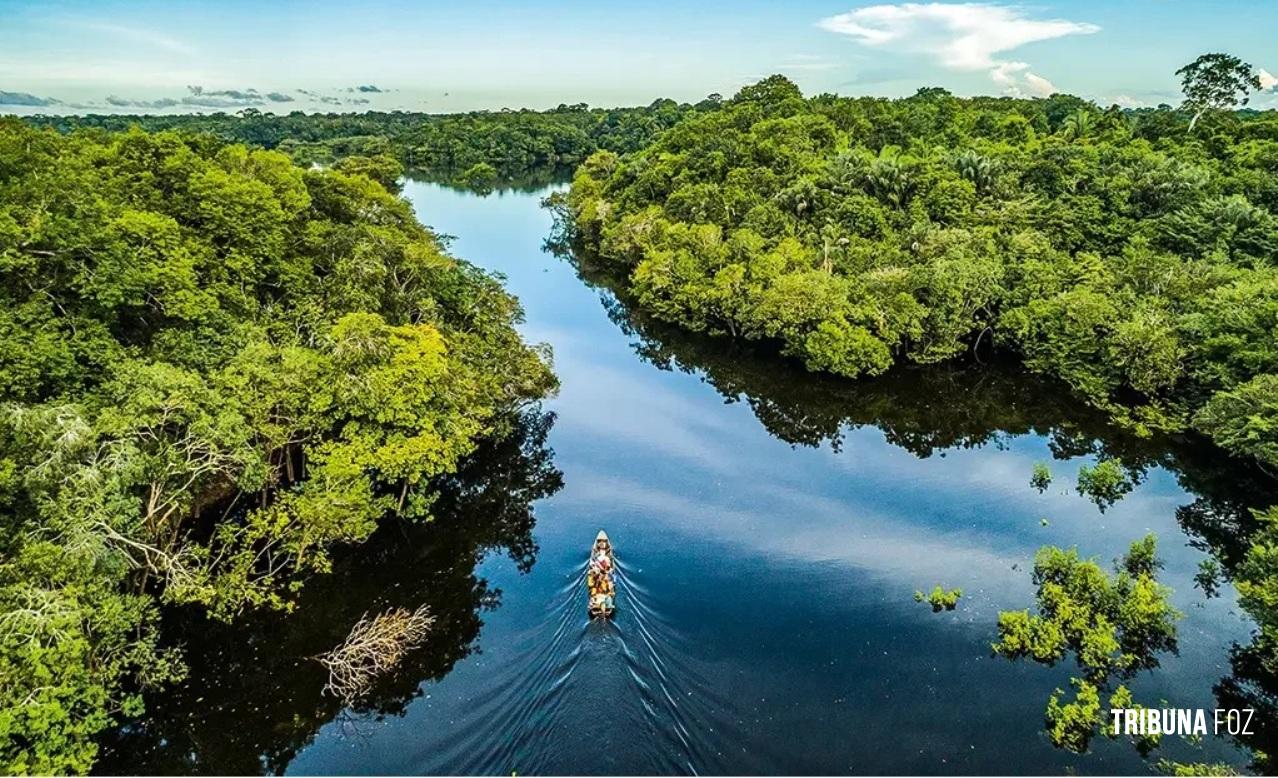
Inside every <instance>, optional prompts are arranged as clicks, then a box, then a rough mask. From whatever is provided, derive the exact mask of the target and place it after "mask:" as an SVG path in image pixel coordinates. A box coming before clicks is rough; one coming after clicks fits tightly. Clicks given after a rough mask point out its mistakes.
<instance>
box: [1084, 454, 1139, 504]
mask: <svg viewBox="0 0 1278 778" xmlns="http://www.w3.org/2000/svg"><path fill="white" fill-rule="evenodd" d="M1135 487H1136V484H1135V483H1134V482H1133V481H1132V479H1131V477H1130V476H1129V475H1128V473H1127V470H1126V469H1125V468H1124V467H1123V463H1122V461H1121V460H1118V459H1102V460H1100V461H1098V462H1097V463H1096V464H1095V465H1082V466H1080V467H1079V468H1078V485H1077V487H1075V488H1076V489H1077V490H1078V493H1079V494H1081V495H1083V496H1085V497H1087V498H1089V499H1091V501H1092V502H1094V503H1096V507H1097V508H1099V509H1100V510H1101V512H1102V513H1104V511H1105V509H1106V508H1109V507H1111V506H1113V504H1114V503H1116V502H1118V501H1119V500H1121V499H1123V497H1124V496H1126V495H1127V493H1128V492H1130V491H1131V490H1132V489H1134V488H1135Z"/></svg>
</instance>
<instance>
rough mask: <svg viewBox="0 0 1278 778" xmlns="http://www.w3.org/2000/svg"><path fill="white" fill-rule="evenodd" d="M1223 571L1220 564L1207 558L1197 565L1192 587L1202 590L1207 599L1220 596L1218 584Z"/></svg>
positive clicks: (1221, 578)
mask: <svg viewBox="0 0 1278 778" xmlns="http://www.w3.org/2000/svg"><path fill="white" fill-rule="evenodd" d="M1224 575H1225V573H1224V570H1223V569H1221V566H1220V563H1219V562H1217V561H1216V560H1215V559H1213V558H1212V557H1207V558H1206V559H1203V560H1202V561H1200V562H1199V563H1198V572H1197V573H1195V574H1194V586H1197V587H1198V588H1199V589H1202V591H1203V596H1205V597H1207V599H1211V598H1213V597H1219V596H1220V584H1221V582H1222V580H1223V579H1224Z"/></svg>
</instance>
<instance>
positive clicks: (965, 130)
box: [557, 63, 1278, 465]
mask: <svg viewBox="0 0 1278 778" xmlns="http://www.w3.org/2000/svg"><path fill="white" fill-rule="evenodd" d="M1207 64H1210V63H1207ZM1204 68H1206V69H1204ZM1209 70H1211V68H1207V67H1206V65H1204V67H1200V68H1199V69H1198V70H1196V71H1195V73H1196V74H1195V75H1194V76H1193V79H1194V81H1195V83H1197V81H1198V80H1201V78H1207V77H1208V76H1209V73H1208V71H1209ZM1211 78H1214V77H1211ZM1209 80H1211V79H1210V78H1209ZM1204 99H1206V98H1204ZM1213 99H1214V98H1213ZM942 107H943V110H942ZM1193 118H1194V117H1193V115H1192V114H1191V113H1190V112H1178V111H1170V110H1164V111H1152V110H1150V111H1129V112H1122V111H1117V110H1110V111H1107V110H1102V109H1101V108H1100V107H1098V106H1095V105H1093V104H1091V103H1088V102H1086V101H1083V100H1080V99H1079V98H1075V97H1070V96H1068V95H1056V96H1053V97H1052V98H1049V99H1047V100H1013V99H1006V98H1004V99H993V98H979V97H978V98H970V99H959V98H955V97H953V96H950V95H945V96H943V97H938V96H937V95H935V94H933V93H931V92H926V91H925V92H920V93H919V94H917V95H914V96H913V97H909V98H906V99H902V100H883V99H879V98H841V97H836V96H832V95H822V96H819V97H815V98H809V99H803V98H802V97H801V95H800V94H799V92H798V90H797V88H795V87H794V85H793V84H791V83H789V82H787V81H786V80H785V79H784V78H782V77H780V76H774V77H771V78H769V79H768V80H767V81H766V82H761V83H760V84H758V85H756V86H753V87H747V88H745V89H743V90H741V92H740V93H739V94H738V95H737V96H736V97H734V98H733V99H732V100H729V101H725V102H723V103H722V104H719V105H717V107H716V108H715V109H714V110H707V111H702V112H697V113H693V114H690V115H688V116H687V117H685V119H684V120H683V121H681V122H680V123H678V124H676V125H674V126H672V127H671V128H669V129H668V130H666V131H665V132H663V133H661V134H659V135H656V136H654V138H653V140H652V141H651V142H650V143H649V144H648V145H646V146H645V147H643V148H641V149H638V150H634V151H631V152H630V153H626V154H623V155H621V156H618V155H617V154H615V153H611V152H609V153H599V154H597V155H596V156H594V157H591V158H590V159H588V160H587V161H586V162H585V163H584V164H582V165H581V166H580V167H579V168H578V169H577V172H576V176H575V178H574V181H573V186H572V189H571V191H570V193H569V194H568V195H567V197H566V198H561V199H560V200H559V201H558V206H557V210H558V213H559V217H560V228H561V230H562V231H564V232H565V233H566V234H567V237H569V238H572V239H575V240H576V241H577V244H578V246H579V248H580V249H581V250H582V256H583V257H591V258H593V259H597V260H599V261H600V264H602V265H604V266H605V267H608V268H611V269H612V270H613V271H615V272H616V273H617V274H619V275H624V276H625V279H626V284H627V285H628V287H629V290H628V291H630V292H632V293H633V296H634V298H635V300H636V302H637V303H638V305H639V306H640V307H642V308H643V309H644V311H645V312H647V313H650V314H652V315H654V316H656V317H658V318H660V319H662V320H665V321H668V322H672V323H674V324H677V325H679V326H682V327H685V328H687V329H690V330H693V331H698V332H708V333H712V334H724V335H728V336H732V337H737V338H745V339H757V340H771V341H776V342H777V343H778V344H779V345H780V347H781V349H782V350H783V351H784V352H785V353H786V354H788V355H790V356H793V357H795V358H796V359H798V360H800V361H802V363H803V364H804V365H806V366H807V367H808V368H809V369H811V370H819V371H825V372H830V373H836V374H839V375H845V376H869V375H877V374H880V373H882V372H884V371H885V370H887V369H888V368H889V367H890V366H891V365H893V364H898V363H901V362H917V363H932V362H939V361H945V360H951V359H956V358H961V357H964V356H965V355H970V354H973V353H976V352H979V351H981V350H988V349H991V348H994V349H1000V350H1007V351H1011V352H1013V353H1015V354H1016V355H1018V356H1019V357H1020V358H1021V359H1022V360H1023V362H1024V364H1025V365H1026V366H1028V367H1029V368H1030V369H1032V370H1035V371H1037V372H1041V373H1044V374H1048V375H1052V376H1056V377H1058V378H1060V379H1062V380H1064V381H1065V382H1066V383H1068V384H1069V385H1070V386H1071V387H1072V388H1073V389H1074V390H1075V391H1077V392H1078V393H1079V394H1080V395H1081V396H1082V397H1083V398H1085V399H1086V400H1087V401H1088V402H1090V403H1091V404H1093V405H1095V406H1096V407H1098V408H1101V409H1103V410H1105V411H1106V412H1108V413H1109V414H1110V415H1111V416H1112V417H1113V418H1114V419H1115V420H1116V421H1118V422H1120V423H1122V424H1124V425H1126V426H1128V427H1130V428H1132V429H1133V430H1135V431H1136V432H1138V433H1140V434H1147V433H1150V432H1153V431H1157V430H1182V429H1185V428H1186V427H1187V426H1189V425H1191V424H1192V425H1193V426H1195V427H1197V428H1198V429H1200V430H1202V431H1204V432H1206V433H1207V434H1208V435H1210V436H1212V438H1213V440H1215V441H1216V442H1217V443H1218V444H1220V445H1221V446H1222V447H1224V448H1226V449H1227V450H1229V451H1230V452H1233V453H1237V454H1242V455H1247V456H1254V457H1257V458H1258V459H1260V460H1261V461H1262V462H1266V463H1269V464H1271V465H1272V464H1278V449H1275V446H1274V445H1272V441H1271V440H1270V437H1272V436H1271V435H1270V434H1269V430H1270V428H1271V427H1273V425H1272V424H1270V423H1269V422H1268V421H1267V418H1268V416H1272V415H1273V414H1272V413H1270V410H1271V409H1270V408H1269V406H1270V405H1272V403H1271V402H1269V400H1270V398H1269V397H1268V394H1266V393H1272V386H1271V385H1270V384H1268V383H1265V382H1266V381H1267V380H1268V379H1267V376H1274V375H1278V347H1276V346H1275V339H1274V338H1273V330H1272V322H1273V321H1274V317H1275V316H1278V274H1276V271H1275V270H1274V269H1273V268H1274V266H1275V264H1276V263H1278V239H1276V238H1275V236H1276V235H1278V189H1276V188H1275V187H1274V185H1273V181H1274V175H1275V173H1276V172H1278V136H1275V134H1274V130H1273V127H1275V126H1278V123H1275V122H1274V121H1273V113H1272V112H1248V113H1226V112H1220V111H1217V112H1216V113H1213V114H1212V116H1211V118H1210V122H1211V139H1210V142H1206V141H1203V140H1200V139H1199V138H1198V135H1197V134H1195V135H1191V134H1189V133H1187V132H1186V129H1187V127H1188V125H1189V123H1190V122H1191V121H1192V120H1193ZM1252 381H1256V382H1257V383H1256V384H1254V385H1253V384H1251V383H1250V382H1252ZM1267 436H1269V437H1267Z"/></svg>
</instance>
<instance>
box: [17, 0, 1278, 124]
mask: <svg viewBox="0 0 1278 778" xmlns="http://www.w3.org/2000/svg"><path fill="white" fill-rule="evenodd" d="M0 19H3V24H0V103H3V104H0V112H31V111H38V110H42V111H53V112H73V111H86V110H117V111H133V112H136V111H138V110H140V109H147V110H153V111H168V112H176V111H192V110H215V109H224V110H234V109H236V108H238V107H242V106H245V105H254V106H256V107H260V108H262V109H263V110H273V111H276V112H285V111H288V110H294V109H298V108H300V109H304V110H315V109H324V110H364V109H367V108H384V109H392V108H403V109H413V110H430V111H457V110H470V109H476V108H493V109H495V108H501V107H512V108H515V107H548V106H553V105H556V104H558V103H561V102H568V103H573V102H588V103H590V104H591V105H633V104H641V103H647V102H650V101H651V100H653V99H654V98H657V97H673V98H675V99H679V100H696V99H699V98H701V97H704V96H705V95H706V94H709V93H711V92H720V93H723V94H724V95H730V94H731V93H732V92H734V91H735V90H736V89H737V88H739V87H740V86H742V85H743V84H745V83H749V82H751V81H754V80H757V79H759V78H761V77H763V76H766V75H768V74H770V73H778V72H779V73H784V74H786V75H788V76H789V77H791V78H792V79H794V80H795V81H796V82H797V83H798V84H799V85H800V86H801V87H802V88H803V90H804V91H805V93H809V94H811V93H818V92H825V91H832V92H838V93H840V94H852V95H855V94H873V95H886V96H900V95H907V94H911V93H913V92H914V90H915V89H917V88H918V87H920V86H925V85H926V86H933V85H935V86H944V87H946V88H948V89H950V90H952V91H954V92H956V93H958V94H1021V95H1027V96H1033V95H1040V94H1046V93H1050V92H1051V91H1056V90H1058V91H1064V92H1071V93H1074V94H1079V95H1082V96H1085V97H1089V98H1092V99H1095V100H1098V101H1100V102H1102V103H1105V104H1109V103H1113V102H1117V103H1119V104H1123V105H1128V104H1131V105H1137V104H1157V103H1160V102H1169V103H1176V102H1178V101H1179V91H1178V85H1177V80H1176V78H1175V77H1174V75H1173V71H1174V70H1175V69H1176V68H1177V67H1179V66H1180V65H1182V64H1184V63H1186V62H1188V61H1190V60H1192V59H1193V58H1194V57H1195V56H1197V55H1198V54H1201V53H1203V52H1207V51H1227V52H1230V53H1233V54H1236V55H1237V56H1239V57H1242V58H1243V59H1244V60H1247V61H1249V62H1251V63H1252V64H1253V65H1254V66H1255V67H1257V68H1258V69H1263V70H1264V71H1265V73H1264V75H1263V76H1262V78H1264V81H1265V83H1266V85H1267V86H1268V91H1267V93H1266V94H1263V95H1260V96H1258V97H1256V98H1253V104H1255V105H1258V106H1273V107H1278V93H1275V92H1274V83H1273V78H1272V77H1270V76H1269V73H1270V72H1274V73H1278V2H1274V1H1273V0H1260V1H1258V0H1252V1H1251V2H1240V1H1239V0H1193V1H1190V0H1131V1H1130V2H1121V1H1119V0H1110V1H1108V2H1101V1H1100V0H1084V1H1079V2H1054V3H1036V4H1004V3H900V4H874V3H860V4H858V3H850V2H848V0H833V1H816V0H796V1H793V2H759V1H757V0H747V1H746V2H720V1H719V0H711V1H710V2H696V3H692V2H688V3H677V2H670V1H669V0H657V1H655V2H642V3H636V2H628V3H621V2H610V1H608V0H595V2H576V1H575V0H571V1H569V0H561V1H559V2H517V1H515V0H506V1H504V2H495V1H493V0H452V2H368V3H351V2H328V0H312V1H311V2H305V3H303V2H276V3H266V2H241V1H239V0H234V1H232V2H220V3H211V2H172V1H170V2H113V1H111V0H98V1H96V2H84V1H79V0H77V1H72V0H67V1H65V2H39V3H36V2H14V1H13V0H0ZM360 87H364V89H363V90H361V89H360ZM54 101H56V102H54ZM21 103H26V105H22V104H21ZM41 103H47V104H44V105H41Z"/></svg>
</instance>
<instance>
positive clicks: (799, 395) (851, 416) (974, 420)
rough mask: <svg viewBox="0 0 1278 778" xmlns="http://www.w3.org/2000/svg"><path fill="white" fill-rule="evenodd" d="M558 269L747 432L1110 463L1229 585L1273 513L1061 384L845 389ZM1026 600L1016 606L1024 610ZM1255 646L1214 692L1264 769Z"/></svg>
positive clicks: (1273, 695) (1275, 743)
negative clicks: (1240, 724) (745, 419)
mask: <svg viewBox="0 0 1278 778" xmlns="http://www.w3.org/2000/svg"><path fill="white" fill-rule="evenodd" d="M544 250H546V251H549V252H551V253H552V254H554V255H556V256H557V257H559V258H560V259H561V260H565V261H568V262H569V263H570V264H571V265H572V267H573V269H574V270H575V272H576V273H577V276H578V278H580V279H581V281H582V282H583V283H585V284H586V285H588V286H590V287H591V288H593V289H595V290H596V292H597V293H598V294H599V298H600V303H601V304H602V306H603V307H604V309H605V310H606V311H607V314H608V318H609V319H610V320H611V321H612V322H613V323H614V324H615V325H617V326H618V327H619V328H620V329H621V330H622V331H623V332H624V333H626V334H627V335H628V336H629V337H630V338H632V342H631V347H632V349H633V350H634V352H635V354H636V355H638V356H639V357H640V358H641V359H643V360H644V361H646V362H648V363H650V364H652V365H653V366H655V367H657V368H659V369H661V370H666V371H677V372H682V373H687V374H691V375H695V376H697V377H698V378H699V379H700V380H701V381H703V382H704V383H706V384H708V385H710V386H712V387H713V388H714V389H715V390H716V391H717V392H718V393H719V394H720V395H721V396H722V397H723V399H724V401H725V403H728V404H734V403H745V404H746V405H747V406H748V407H749V408H750V410H751V411H752V412H753V414H754V416H755V417H756V418H757V419H758V421H759V423H760V424H761V425H762V426H763V427H764V428H766V429H767V431H768V432H769V433H770V434H771V435H772V436H773V437H776V438H778V439H780V440H783V441H785V442H787V443H789V444H790V445H792V446H796V447H818V446H821V445H829V446H830V447H831V448H832V449H834V450H835V451H838V450H839V449H840V448H841V446H842V444H843V441H844V439H845V438H846V436H847V435H848V434H849V433H850V432H852V431H854V430H856V429H859V428H863V427H871V428H876V429H878V430H880V431H881V432H882V434H883V436H884V438H885V440H886V441H887V442H888V443H890V444H892V445H894V446H897V447H899V448H901V449H904V450H905V451H908V452H909V453H911V454H912V455H914V456H915V457H918V458H920V459H926V458H928V457H932V456H940V457H944V456H946V453H947V452H950V451H954V450H959V449H972V448H980V447H983V446H992V447H995V448H1000V447H1002V446H1004V445H1005V444H1007V443H1008V442H1009V441H1011V440H1012V439H1013V438H1016V437H1018V436H1022V435H1036V436H1041V437H1045V438H1047V440H1048V447H1049V449H1050V451H1051V452H1052V455H1053V457H1054V458H1055V459H1057V460H1068V459H1072V458H1075V457H1080V456H1094V457H1103V458H1117V459H1120V460H1121V461H1122V462H1123V464H1124V466H1125V467H1126V468H1127V470H1128V472H1129V476H1130V477H1131V478H1132V480H1133V481H1134V482H1135V483H1140V482H1141V480H1143V478H1144V477H1145V475H1146V474H1147V473H1148V472H1149V471H1151V470H1153V469H1155V468H1160V469H1163V470H1166V471H1167V472H1170V473H1172V474H1173V475H1174V476H1175V478H1176V481H1177V483H1178V484H1179V485H1180V487H1181V488H1182V489H1183V490H1184V491H1185V492H1186V493H1187V494H1188V495H1189V497H1190V498H1191V499H1190V500H1189V501H1188V502H1184V503H1182V504H1180V505H1178V506H1176V508H1175V516H1176V521H1177V524H1178V525H1179V526H1180V527H1181V529H1182V530H1183V531H1184V533H1185V535H1186V537H1187V539H1188V545H1190V546H1191V547H1193V548H1196V549H1198V550H1200V551H1203V552H1205V553H1207V554H1210V555H1211V556H1212V557H1213V558H1215V559H1216V560H1217V561H1219V562H1220V564H1221V568H1222V572H1223V579H1224V580H1232V577H1233V574H1234V572H1235V571H1236V569H1237V566H1238V564H1239V563H1240V562H1241V561H1242V559H1243V556H1244V555H1245V553H1246V552H1247V549H1248V548H1249V546H1250V539H1251V537H1252V535H1253V533H1254V532H1255V530H1256V529H1257V522H1256V519H1255V517H1254V515H1253V511H1254V510H1256V509H1263V508H1267V507H1269V506H1272V505H1276V504H1278V482H1276V481H1275V479H1274V478H1273V477H1272V475H1271V474H1269V473H1267V472H1265V471H1264V470H1262V469H1261V468H1259V467H1257V466H1256V465H1255V463H1254V462H1252V461H1250V460H1242V459H1238V458H1234V457H1231V456H1229V455H1227V454H1225V453H1224V452H1222V451H1221V450H1219V449H1218V448H1216V447H1215V446H1213V445H1212V444H1211V443H1210V442H1208V441H1206V440H1205V439H1203V438H1201V437H1200V436H1198V435H1195V434H1193V433H1186V434H1180V435H1154V436H1139V435H1136V434H1134V433H1132V432H1130V431H1127V430H1125V429H1122V428H1119V427H1116V426H1114V425H1113V424H1112V423H1110V421H1109V420H1108V418H1107V417H1106V416H1105V415H1104V414H1103V413H1101V412H1099V411H1097V410H1096V409H1094V408H1091V407H1089V406H1087V405H1086V404H1084V403H1083V402H1081V401H1080V400H1079V399H1078V397H1077V396H1076V395H1074V394H1073V393H1072V392H1071V391H1070V390H1069V388H1068V387H1066V386H1064V385H1062V384H1061V383H1060V382H1058V381H1055V380H1053V379H1050V378H1046V377H1043V376H1038V375H1035V374H1032V373H1029V372H1027V371H1026V370H1024V369H1023V368H1022V367H1020V366H1019V365H1018V364H1016V363H1014V362H1013V361H1011V360H1009V359H1007V358H1006V357H1002V356H1000V355H998V354H993V355H989V356H987V357H985V358H984V359H973V360H971V361H969V362H967V363H958V364H950V365H940V366H905V367H898V368H895V369H894V370H892V371H890V372H889V373H888V374H886V375H884V376H880V377H876V378H863V379H859V380H856V381H851V380H846V379H842V378H838V377H834V376H829V375H821V374H814V373H811V372H808V371H807V370H806V369H804V368H803V367H802V366H801V365H799V364H798V363H797V362H796V361H794V360H791V359H787V358H785V357H784V356H782V355H780V354H779V353H778V351H777V349H776V347H775V346H773V345H771V344H767V343H762V344H761V343H751V342H745V341H741V340H735V339H728V338H725V337H715V336H710V335H705V334H700V333H692V332H688V331H686V330H683V329H681V328H678V327H676V326H674V325H671V324H668V323H666V322H662V321H659V320H657V319H655V318H653V317H651V316H649V315H647V314H645V313H644V312H643V311H641V310H640V309H639V308H638V307H637V306H636V305H634V304H633V302H632V301H631V300H630V299H629V298H628V295H627V292H626V290H625V287H624V284H623V283H622V282H621V280H620V279H618V278H617V277H616V275H614V274H613V272H612V271H611V270H610V269H608V268H606V267H603V266H601V264H600V263H599V262H597V261H596V260H593V259H590V258H584V257H581V256H578V255H576V254H574V253H573V252H572V251H570V250H568V249H567V248H566V247H565V246H564V245H563V244H562V242H556V240H555V239H554V238H553V237H552V238H551V239H548V240H547V241H546V243H545V245H544ZM1027 604H1028V603H1027ZM1275 664H1278V663H1275V661H1274V658H1273V657H1272V656H1270V655H1268V654H1267V652H1266V651H1265V650H1264V649H1263V648H1262V647H1261V646H1259V645H1258V644H1257V642H1256V641H1255V640H1253V641H1252V642H1250V643H1247V644H1240V643H1234V644H1233V647H1232V648H1231V650H1230V652H1229V665H1230V669H1231V671H1232V672H1231V673H1230V674H1229V675H1227V676H1225V677H1224V678H1222V679H1221V680H1220V681H1219V682H1218V683H1217V684H1216V685H1215V688H1214V691H1215V696H1216V703H1217V705H1218V706H1219V707H1221V708H1226V709H1228V708H1233V709H1244V708H1248V709H1253V710H1255V711H1256V725H1255V726H1254V727H1253V733H1252V734H1249V735H1242V736H1231V739H1232V740H1233V741H1234V742H1235V743H1236V745H1238V746H1239V747H1241V748H1243V749H1246V750H1247V751H1248V752H1250V753H1251V755H1252V758H1253V761H1252V764H1251V769H1253V770H1256V771H1258V772H1261V773H1266V772H1268V771H1269V770H1270V769H1271V768H1272V767H1273V763H1272V762H1271V761H1270V756H1269V755H1272V754H1275V753H1278V674H1276V673H1275Z"/></svg>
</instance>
